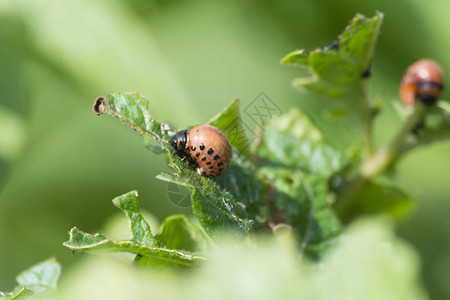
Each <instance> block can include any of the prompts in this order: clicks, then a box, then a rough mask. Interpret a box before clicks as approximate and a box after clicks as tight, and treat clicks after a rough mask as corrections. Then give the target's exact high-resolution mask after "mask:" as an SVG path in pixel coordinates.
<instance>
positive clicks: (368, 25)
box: [281, 13, 383, 97]
mask: <svg viewBox="0 0 450 300" xmlns="http://www.w3.org/2000/svg"><path fill="white" fill-rule="evenodd" d="M382 19H383V14H381V13H377V14H376V15H375V16H374V17H373V18H366V17H364V16H362V15H356V16H355V17H354V18H353V20H352V21H351V22H350V24H349V25H348V26H347V28H346V29H345V30H344V32H343V33H342V34H341V35H340V36H339V37H338V39H337V41H335V42H334V43H333V44H332V45H330V46H328V47H325V48H319V49H316V50H314V51H311V52H310V53H307V52H306V51H305V50H297V51H294V52H291V53H290V54H288V55H287V56H286V57H285V58H283V59H282V60H281V63H283V64H294V65H298V66H302V67H308V69H309V71H310V72H311V76H310V77H303V78H298V79H296V80H295V81H294V84H295V85H297V86H301V87H303V88H305V89H307V90H310V91H313V92H315V93H319V94H325V95H327V96H329V97H343V96H346V95H348V94H349V93H352V92H355V90H356V89H357V88H358V86H357V85H355V84H358V83H359V82H360V81H361V79H362V78H363V77H364V74H365V72H369V71H370V70H369V69H370V63H371V59H372V55H373V49H374V45H375V43H376V39H377V37H378V34H379V28H380V25H381V21H382Z"/></svg>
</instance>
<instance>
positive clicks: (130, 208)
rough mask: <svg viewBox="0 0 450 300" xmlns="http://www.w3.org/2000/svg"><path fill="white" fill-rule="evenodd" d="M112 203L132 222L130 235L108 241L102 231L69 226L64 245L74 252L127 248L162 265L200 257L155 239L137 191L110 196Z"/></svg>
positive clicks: (189, 263)
mask: <svg viewBox="0 0 450 300" xmlns="http://www.w3.org/2000/svg"><path fill="white" fill-rule="evenodd" d="M113 203H114V205H116V206H117V207H118V208H120V209H122V210H123V211H124V212H125V214H126V216H127V218H128V220H129V222H130V226H131V232H132V238H131V239H130V240H125V241H111V240H109V239H107V238H106V237H105V236H104V235H102V234H99V233H97V234H89V233H86V232H83V231H81V230H79V229H78V228H76V227H74V228H72V229H71V230H70V232H69V236H70V239H69V241H67V242H65V243H64V244H63V245H64V246H66V247H68V248H70V249H71V250H72V251H73V252H76V251H82V252H94V253H95V252H128V253H133V254H137V255H138V256H143V257H146V259H147V261H148V262H150V261H152V262H153V264H157V263H158V262H159V261H163V262H164V264H165V265H167V264H170V265H174V266H193V265H194V264H195V263H197V262H198V261H201V260H203V258H202V257H200V256H198V255H195V254H194V253H192V252H189V251H184V250H175V249H168V248H166V247H165V245H163V244H162V243H161V242H160V241H158V240H157V239H156V238H155V237H154V236H153V235H152V234H151V231H150V226H149V225H148V223H147V222H146V221H145V220H144V218H143V217H142V215H141V214H140V212H139V204H138V202H137V193H136V192H135V191H132V192H129V193H127V194H124V195H122V196H120V197H117V198H115V199H114V200H113Z"/></svg>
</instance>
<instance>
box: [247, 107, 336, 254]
mask: <svg viewBox="0 0 450 300" xmlns="http://www.w3.org/2000/svg"><path fill="white" fill-rule="evenodd" d="M256 154H257V155H258V157H259V160H260V162H259V170H258V173H259V175H260V176H261V177H262V178H263V180H264V181H266V182H267V183H268V184H269V186H270V190H269V194H270V196H269V197H270V198H269V203H271V204H269V206H270V208H271V217H272V221H273V222H275V223H287V224H289V225H291V226H292V227H293V229H294V230H295V233H296V235H297V236H298V238H299V240H300V245H301V251H306V252H307V253H308V254H312V255H314V256H317V255H320V254H321V253H322V252H323V250H324V249H325V248H327V246H328V245H329V244H330V243H331V242H333V241H334V238H335V237H336V236H337V235H338V234H339V233H340V230H341V226H340V223H339V220H338V219H337V218H336V216H335V215H334V213H333V211H332V209H331V207H330V195H329V192H328V177H329V176H330V175H332V174H333V173H334V172H336V171H337V170H339V169H341V168H342V166H343V165H344V163H345V157H344V156H343V155H342V153H340V152H339V151H337V150H336V149H334V148H333V147H331V146H330V145H327V143H326V142H325V141H323V138H322V135H321V133H320V131H319V130H318V129H317V128H316V127H315V126H314V124H313V123H312V122H311V121H310V120H309V119H308V118H307V117H306V116H304V115H302V114H301V113H300V112H299V111H297V110H292V111H291V112H289V113H288V114H286V115H283V116H281V117H280V118H277V119H274V120H273V121H272V122H271V123H270V124H268V125H266V126H265V127H264V131H263V133H262V137H261V142H260V144H259V145H258V147H257V149H256Z"/></svg>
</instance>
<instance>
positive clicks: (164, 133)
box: [94, 93, 260, 238]
mask: <svg viewBox="0 0 450 300" xmlns="http://www.w3.org/2000/svg"><path fill="white" fill-rule="evenodd" d="M238 105H239V102H238V100H234V101H233V102H232V103H231V105H230V106H229V107H227V108H226V109H225V110H224V111H223V112H222V113H220V114H218V115H217V116H216V117H215V118H214V119H213V120H212V121H211V124H214V125H216V126H218V127H219V129H222V130H225V131H227V130H228V133H229V134H236V138H235V139H232V140H231V141H232V145H233V146H234V147H236V150H237V152H236V151H235V154H234V155H233V156H234V158H233V161H232V163H231V167H230V168H229V170H227V172H226V175H225V176H221V177H220V178H219V179H215V178H206V177H205V176H202V175H200V174H198V173H197V172H196V171H195V170H193V167H192V166H191V165H190V164H189V163H188V162H187V161H183V160H182V159H180V158H179V157H178V156H176V155H174V154H175V151H174V149H172V147H171V146H170V141H171V139H172V137H173V135H174V134H175V131H173V130H171V129H170V127H169V126H168V125H165V124H162V123H158V122H156V121H155V120H154V119H153V118H152V116H151V114H150V113H149V111H148V100H147V99H146V98H145V97H143V96H140V95H139V94H136V93H114V94H111V95H110V96H109V97H108V100H106V99H105V98H103V97H100V98H98V99H97V100H96V102H95V104H94V112H95V113H96V114H103V113H107V114H109V115H112V116H114V117H116V118H118V119H119V120H121V121H122V122H124V123H125V124H127V125H129V126H130V127H131V128H133V129H134V130H136V131H138V132H139V133H140V134H141V135H144V136H145V137H146V140H147V142H148V141H151V142H150V143H153V144H151V145H153V146H152V147H151V148H152V150H154V151H155V152H158V151H159V152H161V150H164V151H165V152H166V155H167V159H168V161H169V166H170V167H172V168H173V169H175V171H176V173H175V174H164V175H159V176H158V178H159V179H162V180H165V181H169V182H173V183H176V184H179V185H183V186H186V187H189V188H191V189H193V193H192V197H191V202H192V208H193V211H194V213H195V215H196V216H197V218H198V219H199V221H200V224H201V225H202V227H203V228H204V229H205V231H206V232H207V233H208V234H210V235H211V236H212V237H213V238H218V237H219V236H220V234H219V232H220V231H222V230H224V229H225V230H227V229H233V230H235V231H236V234H237V235H240V236H245V235H246V234H247V232H248V231H249V230H250V229H251V228H252V227H253V226H254V225H255V224H256V222H255V219H256V218H257V214H258V211H259V201H260V198H259V192H258V191H259V185H258V182H257V180H256V178H255V175H254V171H253V170H254V166H253V165H252V163H251V162H250V161H249V160H248V159H247V158H245V156H248V155H249V153H248V149H247V148H244V144H245V143H244V144H242V143H241V141H246V138H245V135H244V133H243V128H242V123H241V122H240V118H239V111H238ZM230 122H231V124H230ZM155 143H156V146H155V145H154V144H155ZM241 153H242V154H241ZM242 185H245V189H243V190H242V192H241V191H240V188H241V187H242Z"/></svg>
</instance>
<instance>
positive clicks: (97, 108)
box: [92, 96, 106, 116]
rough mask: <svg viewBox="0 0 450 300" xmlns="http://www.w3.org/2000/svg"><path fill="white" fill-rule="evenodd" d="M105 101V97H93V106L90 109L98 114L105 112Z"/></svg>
mask: <svg viewBox="0 0 450 300" xmlns="http://www.w3.org/2000/svg"><path fill="white" fill-rule="evenodd" d="M105 101H106V98H105V97H103V96H101V97H98V98H97V99H95V102H94V106H93V107H92V111H93V112H94V114H96V115H97V116H100V115H101V114H103V113H104V112H105Z"/></svg>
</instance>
